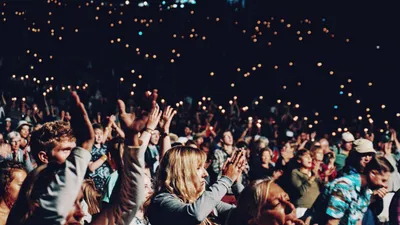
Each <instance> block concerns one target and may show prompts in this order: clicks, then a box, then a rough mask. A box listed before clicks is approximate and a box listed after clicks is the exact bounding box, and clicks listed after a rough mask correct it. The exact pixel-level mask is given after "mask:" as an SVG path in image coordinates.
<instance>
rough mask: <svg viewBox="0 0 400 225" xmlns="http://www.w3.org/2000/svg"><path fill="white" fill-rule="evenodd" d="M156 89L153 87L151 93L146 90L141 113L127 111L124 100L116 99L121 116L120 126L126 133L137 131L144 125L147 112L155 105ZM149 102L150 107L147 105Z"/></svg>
mask: <svg viewBox="0 0 400 225" xmlns="http://www.w3.org/2000/svg"><path fill="white" fill-rule="evenodd" d="M157 97H158V91H157V90H156V89H155V90H154V91H153V92H152V93H151V92H150V93H149V92H146V100H147V101H146V102H145V107H144V110H143V111H142V113H141V115H139V114H136V113H134V112H132V113H127V112H126V106H125V103H124V101H122V100H121V99H119V100H118V106H119V112H120V117H121V126H122V127H123V129H124V131H125V133H126V134H128V135H134V134H137V133H139V132H140V131H141V130H143V128H144V127H145V126H146V124H147V121H148V119H149V117H148V112H149V111H150V110H151V109H152V108H153V107H154V106H155V105H156V100H157ZM149 104H150V107H148V106H147V105H149Z"/></svg>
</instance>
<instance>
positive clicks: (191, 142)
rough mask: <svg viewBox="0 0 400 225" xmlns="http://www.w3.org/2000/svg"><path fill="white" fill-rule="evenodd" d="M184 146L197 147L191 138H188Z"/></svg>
mask: <svg viewBox="0 0 400 225" xmlns="http://www.w3.org/2000/svg"><path fill="white" fill-rule="evenodd" d="M185 146H188V147H192V148H197V145H196V142H194V141H193V140H188V141H187V142H186V143H185Z"/></svg>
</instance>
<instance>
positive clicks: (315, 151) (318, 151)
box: [311, 148, 324, 162]
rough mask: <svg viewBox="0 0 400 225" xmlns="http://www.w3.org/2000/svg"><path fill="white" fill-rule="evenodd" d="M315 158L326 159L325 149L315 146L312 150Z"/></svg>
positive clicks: (318, 159) (319, 160) (317, 159)
mask: <svg viewBox="0 0 400 225" xmlns="http://www.w3.org/2000/svg"><path fill="white" fill-rule="evenodd" d="M311 155H312V158H313V160H315V161H318V162H322V161H323V160H324V150H323V149H322V148H314V149H313V150H312V151H311Z"/></svg>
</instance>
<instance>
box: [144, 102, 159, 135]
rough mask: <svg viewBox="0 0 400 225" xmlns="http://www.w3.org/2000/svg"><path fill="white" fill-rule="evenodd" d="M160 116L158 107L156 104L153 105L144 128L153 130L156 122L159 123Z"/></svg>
mask: <svg viewBox="0 0 400 225" xmlns="http://www.w3.org/2000/svg"><path fill="white" fill-rule="evenodd" d="M161 115H162V111H161V110H160V107H159V106H158V104H155V105H154V106H153V108H152V109H151V112H150V114H149V120H148V121H147V125H146V127H147V128H149V129H151V130H155V129H156V127H157V125H158V122H159V121H160V118H161Z"/></svg>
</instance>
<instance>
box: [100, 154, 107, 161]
mask: <svg viewBox="0 0 400 225" xmlns="http://www.w3.org/2000/svg"><path fill="white" fill-rule="evenodd" d="M100 158H101V159H102V160H103V161H107V158H108V157H107V155H102V156H101V157H100Z"/></svg>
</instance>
